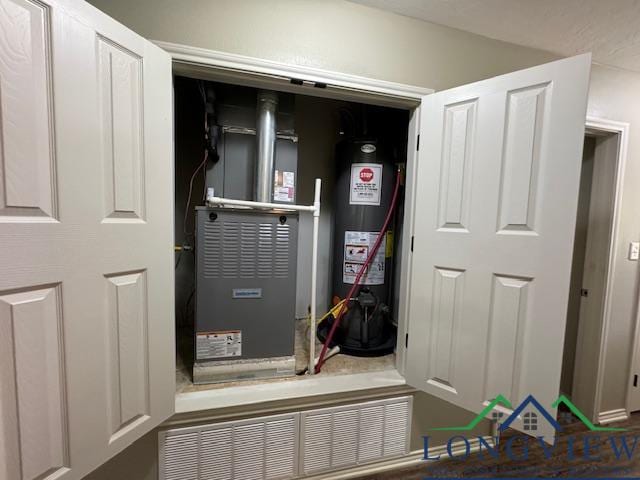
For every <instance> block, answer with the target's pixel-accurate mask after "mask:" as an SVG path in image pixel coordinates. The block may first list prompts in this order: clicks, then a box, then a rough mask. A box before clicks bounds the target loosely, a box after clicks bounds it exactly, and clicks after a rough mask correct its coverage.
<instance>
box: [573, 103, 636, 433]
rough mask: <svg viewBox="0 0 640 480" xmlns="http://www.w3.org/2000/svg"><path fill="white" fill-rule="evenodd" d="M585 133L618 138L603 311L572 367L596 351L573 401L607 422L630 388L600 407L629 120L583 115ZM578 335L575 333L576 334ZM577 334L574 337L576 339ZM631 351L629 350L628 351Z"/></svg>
mask: <svg viewBox="0 0 640 480" xmlns="http://www.w3.org/2000/svg"><path fill="white" fill-rule="evenodd" d="M585 127H586V128H585V134H588V133H591V134H593V135H595V136H602V135H608V134H614V135H616V136H617V138H618V149H617V155H616V159H615V161H616V171H615V185H614V192H615V193H614V201H613V209H612V217H611V235H610V238H609V247H608V254H607V273H606V280H605V288H604V292H603V312H602V322H601V323H600V329H599V331H598V335H597V336H596V337H595V338H591V339H583V345H584V344H585V343H587V345H586V348H583V349H578V348H576V362H575V368H574V381H575V378H576V373H575V372H577V371H578V370H579V369H580V367H581V365H583V363H584V362H581V361H580V359H579V358H578V354H579V353H580V351H581V350H582V354H585V355H588V354H594V353H595V354H596V355H597V359H598V361H597V371H596V372H595V373H596V375H595V382H594V383H593V384H592V385H591V389H590V391H589V392H588V394H585V395H584V397H586V398H574V401H576V403H579V404H582V405H588V406H589V408H588V411H586V412H585V414H586V415H587V416H588V417H589V418H590V419H591V420H592V421H594V422H596V423H602V424H605V423H610V422H614V421H619V420H624V419H626V418H627V417H628V415H629V393H630V389H629V388H628V385H629V383H630V382H628V383H627V393H626V396H625V397H626V400H625V407H624V408H621V409H616V410H611V411H607V412H602V411H601V408H600V406H601V404H602V393H603V384H604V370H605V368H604V367H605V361H606V347H607V339H608V335H609V330H610V324H611V318H612V299H611V298H612V287H613V278H614V276H615V273H616V261H617V259H618V255H617V244H618V240H619V232H620V222H621V213H620V212H621V207H622V193H623V185H624V175H625V168H626V163H627V151H628V143H629V124H628V123H626V122H619V121H615V120H609V119H605V118H600V117H595V116H590V115H587V119H586V123H585ZM578 335H579V334H578ZM637 336H638V335H637V333H636V335H634V338H635V341H634V351H633V352H634V353H635V344H636V343H637V341H638V339H637ZM580 340H581V339H580V336H578V339H577V341H578V342H580ZM632 355H633V354H632ZM632 365H633V359H631V361H630V362H629V367H628V368H629V373H630V371H631V368H632Z"/></svg>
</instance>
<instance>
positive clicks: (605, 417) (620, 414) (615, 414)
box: [598, 408, 629, 425]
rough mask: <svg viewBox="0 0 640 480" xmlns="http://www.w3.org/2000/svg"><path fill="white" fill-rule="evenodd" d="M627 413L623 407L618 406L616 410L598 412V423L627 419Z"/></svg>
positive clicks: (603, 423)
mask: <svg viewBox="0 0 640 480" xmlns="http://www.w3.org/2000/svg"><path fill="white" fill-rule="evenodd" d="M628 418H629V414H628V413H627V410H626V409H625V408H618V409H616V410H609V411H607V412H600V413H599V414H598V423H600V424H602V425H605V424H607V423H613V422H622V421H623V420H627V419H628Z"/></svg>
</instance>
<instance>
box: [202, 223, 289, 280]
mask: <svg viewBox="0 0 640 480" xmlns="http://www.w3.org/2000/svg"><path fill="white" fill-rule="evenodd" d="M203 237H204V246H203V252H204V277H205V278H256V277H257V278H285V279H286V278H288V277H289V274H290V271H289V270H290V268H289V267H290V265H289V253H290V249H291V248H292V245H291V243H292V235H291V226H290V225H287V224H284V225H281V224H276V223H259V224H258V223H249V222H235V221H226V220H218V221H215V222H205V223H204V236H203Z"/></svg>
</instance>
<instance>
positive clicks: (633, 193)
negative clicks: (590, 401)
mask: <svg viewBox="0 0 640 480" xmlns="http://www.w3.org/2000/svg"><path fill="white" fill-rule="evenodd" d="M589 115H592V116H596V117H602V118H607V119H611V120H617V121H622V122H628V123H629V124H630V135H629V150H628V156H627V165H626V171H625V180H624V185H623V196H622V208H621V222H620V231H619V237H618V242H617V245H616V258H617V260H616V264H615V270H614V271H615V274H614V278H613V285H612V287H611V291H612V305H613V310H612V316H611V325H610V328H609V332H608V337H607V344H606V350H605V360H604V369H605V370H604V378H603V381H604V383H603V387H602V392H603V394H602V401H601V405H600V411H601V412H604V411H610V410H615V409H620V408H624V407H625V404H626V394H627V385H628V383H629V379H630V377H629V364H630V360H631V351H632V342H633V333H634V331H635V323H636V308H637V307H636V303H637V295H638V262H632V261H629V260H627V258H626V257H627V250H628V248H629V242H631V241H637V240H638V239H640V216H639V215H638V212H637V206H638V205H640V189H638V185H640V161H639V160H640V158H639V157H640V74H637V73H632V72H627V71H623V70H619V69H614V68H610V67H605V66H601V65H594V66H593V68H592V71H591V88H590V92H589ZM635 372H636V373H638V372H639V370H638V369H637V367H636V369H635Z"/></svg>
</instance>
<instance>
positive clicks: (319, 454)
mask: <svg viewBox="0 0 640 480" xmlns="http://www.w3.org/2000/svg"><path fill="white" fill-rule="evenodd" d="M410 425H411V397H399V398H390V399H385V400H376V401H372V402H366V403H359V404H352V405H345V406H340V407H331V408H323V409H316V410H308V411H303V412H294V413H289V414H284V415H275V416H269V417H261V418H252V419H249V420H240V421H234V422H224V423H218V424H208V425H199V426H196V427H187V428H179V429H174V430H166V431H162V432H160V434H159V465H160V475H159V480H285V479H292V478H298V477H303V476H307V475H314V474H320V473H323V472H328V471H333V470H339V469H344V468H349V467H354V466H357V465H361V464H366V463H371V462H376V461H380V460H385V459H388V458H392V457H399V456H402V455H406V454H407V453H409V433H410ZM298 459H300V461H298Z"/></svg>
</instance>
